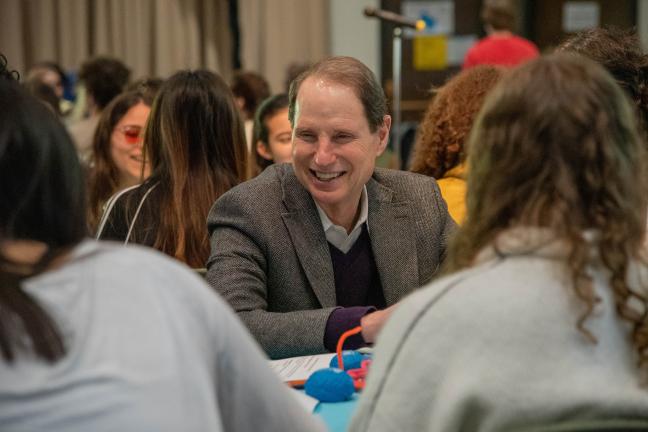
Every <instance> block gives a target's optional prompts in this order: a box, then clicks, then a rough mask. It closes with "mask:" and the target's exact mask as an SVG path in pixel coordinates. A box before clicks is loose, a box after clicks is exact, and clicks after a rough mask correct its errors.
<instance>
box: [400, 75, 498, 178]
mask: <svg viewBox="0 0 648 432" xmlns="http://www.w3.org/2000/svg"><path fill="white" fill-rule="evenodd" d="M503 74H504V71H503V69H501V68H497V67H495V66H485V65H483V66H477V67H474V68H470V69H466V70H464V71H463V72H461V73H459V74H458V75H456V76H454V77H453V78H451V79H450V81H448V82H447V83H446V84H445V85H444V86H443V87H441V88H440V89H438V91H436V92H435V94H434V96H433V97H432V99H431V101H430V104H429V105H428V108H427V111H426V112H425V116H424V117H423V121H422V122H421V124H420V126H419V130H418V138H417V140H416V145H415V146H414V156H413V158H412V163H411V166H410V171H413V172H415V173H419V174H425V175H427V176H431V177H434V178H436V179H440V178H442V177H443V176H444V175H445V173H446V172H447V171H448V170H450V169H452V168H454V167H455V166H457V165H459V164H460V163H461V162H462V160H463V158H464V156H465V149H464V142H465V140H466V137H467V136H468V133H469V132H470V128H471V127H472V125H473V121H474V119H475V117H476V116H477V113H478V112H479V109H480V108H481V106H482V104H483V103H484V100H485V99H486V95H487V94H488V92H489V91H490V90H491V89H493V88H494V87H495V84H497V82H498V81H499V80H500V78H501V77H502V75H503Z"/></svg>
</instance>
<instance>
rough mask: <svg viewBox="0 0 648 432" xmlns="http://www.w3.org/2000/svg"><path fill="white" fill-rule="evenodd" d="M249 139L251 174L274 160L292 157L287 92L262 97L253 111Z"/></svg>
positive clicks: (285, 160)
mask: <svg viewBox="0 0 648 432" xmlns="http://www.w3.org/2000/svg"><path fill="white" fill-rule="evenodd" d="M252 142H253V143H254V144H253V146H252V153H253V159H252V162H251V164H252V165H253V175H252V176H253V177H255V176H257V175H258V174H259V173H260V172H261V171H263V170H264V169H266V168H267V167H269V166H270V165H272V164H273V163H284V162H291V161H292V127H291V126H290V120H289V119H288V95H287V94H285V93H280V94H277V95H274V96H270V97H269V98H268V99H266V100H264V101H263V102H262V103H261V105H259V108H258V109H257V112H256V113H255V114H254V133H253V139H252Z"/></svg>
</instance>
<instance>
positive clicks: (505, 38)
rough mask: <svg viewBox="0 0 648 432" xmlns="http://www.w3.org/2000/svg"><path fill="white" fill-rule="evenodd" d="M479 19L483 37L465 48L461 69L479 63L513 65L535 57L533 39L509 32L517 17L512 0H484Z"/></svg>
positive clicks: (535, 50)
mask: <svg viewBox="0 0 648 432" xmlns="http://www.w3.org/2000/svg"><path fill="white" fill-rule="evenodd" d="M481 19H482V21H483V22H484V28H485V30H486V37H485V38H483V39H481V40H480V41H479V42H477V43H476V44H475V45H473V46H472V47H471V48H470V49H469V50H468V52H467V53H466V57H465V58H464V63H463V68H464V69H467V68H470V67H473V66H477V65H480V64H489V65H499V66H517V65H518V64H520V63H524V62H525V61H528V60H531V59H533V58H536V57H538V55H539V52H538V48H537V47H536V46H535V44H534V43H533V42H531V41H529V40H526V39H524V38H522V37H520V36H516V35H515V34H513V31H514V29H515V24H516V23H515V21H516V19H517V12H516V6H515V4H514V3H513V0H484V3H483V5H482V9H481Z"/></svg>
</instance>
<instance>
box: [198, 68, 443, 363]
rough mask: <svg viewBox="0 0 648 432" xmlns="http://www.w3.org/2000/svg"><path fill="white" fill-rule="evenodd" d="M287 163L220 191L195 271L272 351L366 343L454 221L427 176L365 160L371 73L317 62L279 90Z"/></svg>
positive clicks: (374, 101)
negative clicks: (203, 267) (201, 265)
mask: <svg viewBox="0 0 648 432" xmlns="http://www.w3.org/2000/svg"><path fill="white" fill-rule="evenodd" d="M289 116H290V121H291V123H292V126H293V163H292V165H291V164H275V165H272V166H271V167H268V168H267V169H266V170H265V171H264V172H263V173H261V174H260V175H259V176H257V177H256V178H254V179H253V180H251V181H248V182H246V183H244V184H242V185H239V186H238V187H236V188H233V189H232V190H230V191H229V192H227V193H225V194H224V195H223V196H222V197H221V198H219V199H218V201H216V204H215V205H214V206H213V207H212V209H211V211H210V214H209V217H208V220H207V223H208V228H209V232H210V235H211V245H212V252H211V256H210V257H209V260H208V262H207V268H208V271H207V280H208V282H209V283H210V284H211V285H212V287H214V288H215V289H216V290H217V291H218V292H219V293H221V294H222V295H223V296H224V297H225V299H227V300H228V301H229V302H230V304H231V305H232V307H233V308H234V310H236V311H237V312H238V314H239V316H240V317H241V319H243V321H244V322H245V323H246V324H247V326H248V328H249V329H250V330H251V332H252V334H253V335H254V336H255V337H256V338H257V340H258V341H259V343H260V344H261V346H262V347H263V348H264V349H265V350H266V352H267V353H268V355H269V356H271V357H273V358H280V357H290V356H296V355H305V354H315V353H321V352H325V351H326V350H335V344H336V343H337V340H338V338H339V336H340V335H341V334H342V333H343V332H344V331H346V330H349V329H351V328H354V327H356V326H358V325H362V334H361V335H356V336H354V337H353V339H351V340H350V341H349V347H354V346H355V347H357V346H360V345H361V344H363V343H372V342H373V341H374V340H375V337H376V334H377V333H378V332H379V331H380V328H381V327H382V324H383V323H384V322H385V320H386V319H387V317H389V314H390V313H391V311H392V310H393V305H395V304H397V302H398V301H399V300H400V299H401V298H402V297H403V296H404V295H405V294H407V293H409V292H411V291H413V290H415V289H416V288H418V287H419V286H420V285H422V284H424V283H426V282H427V281H429V280H430V279H431V278H432V276H433V275H434V274H435V272H436V270H437V268H438V267H439V265H440V263H441V261H442V260H443V257H444V255H445V244H446V239H447V237H448V235H449V234H450V233H451V231H452V230H453V229H454V227H455V224H454V222H453V221H452V219H451V218H450V216H449V215H448V212H447V209H446V206H445V202H444V201H443V199H442V198H441V195H440V194H439V190H438V187H437V186H436V182H435V181H434V179H432V178H429V177H426V176H420V175H416V174H412V173H406V172H401V171H392V170H385V169H380V168H376V167H375V160H376V157H378V156H379V155H380V154H381V153H382V152H383V151H384V149H385V146H386V145H387V139H388V136H389V128H390V125H391V117H390V116H389V115H387V105H386V101H385V95H384V93H383V90H382V88H381V87H380V84H378V82H377V80H376V78H375V76H374V75H373V73H372V72H371V71H370V70H369V69H368V68H367V67H366V66H365V65H364V64H362V63H361V62H359V61H358V60H356V59H354V58H351V57H332V58H329V59H325V60H322V61H321V62H319V63H318V64H316V65H314V66H313V67H312V68H310V69H309V70H307V71H306V72H304V73H303V74H302V75H300V76H299V78H297V79H296V80H295V81H293V84H292V86H291V89H290V107H289Z"/></svg>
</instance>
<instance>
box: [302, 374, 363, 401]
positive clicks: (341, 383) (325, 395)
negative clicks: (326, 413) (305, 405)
mask: <svg viewBox="0 0 648 432" xmlns="http://www.w3.org/2000/svg"><path fill="white" fill-rule="evenodd" d="M304 391H305V392H306V394H307V395H308V396H311V397H314V398H315V399H317V400H318V401H320V402H342V401H345V400H349V399H351V397H352V396H353V393H354V392H355V387H354V386H353V379H352V378H351V377H350V376H349V374H347V373H346V372H344V371H343V370H341V369H337V368H326V369H320V370H318V371H315V372H314V373H313V374H312V375H311V376H310V378H308V380H306V384H305V385H304Z"/></svg>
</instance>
